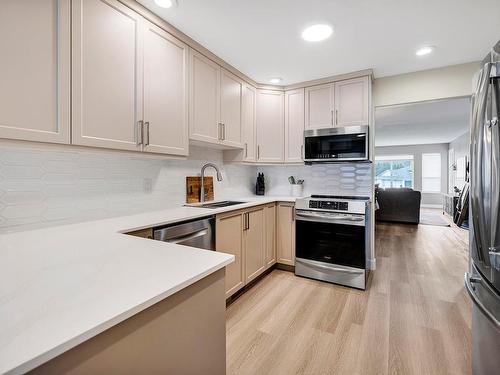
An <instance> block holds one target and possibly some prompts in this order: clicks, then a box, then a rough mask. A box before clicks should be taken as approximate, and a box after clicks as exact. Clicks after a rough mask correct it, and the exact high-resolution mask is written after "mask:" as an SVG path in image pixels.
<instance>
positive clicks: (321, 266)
mask: <svg viewBox="0 0 500 375" xmlns="http://www.w3.org/2000/svg"><path fill="white" fill-rule="evenodd" d="M295 261H296V262H298V263H302V264H305V265H307V266H311V267H315V268H320V269H323V270H328V271H336V272H344V273H351V274H356V275H360V274H363V273H365V270H362V269H360V270H359V271H358V270H353V269H349V268H342V267H335V266H327V265H324V264H318V263H316V262H314V261H310V260H307V259H302V258H296V259H295Z"/></svg>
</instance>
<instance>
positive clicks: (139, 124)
mask: <svg viewBox="0 0 500 375" xmlns="http://www.w3.org/2000/svg"><path fill="white" fill-rule="evenodd" d="M142 132H143V130H142V120H139V121H137V126H136V128H135V144H136V145H137V146H140V145H142V140H143V133H142Z"/></svg>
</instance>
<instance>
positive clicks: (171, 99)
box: [144, 21, 188, 155]
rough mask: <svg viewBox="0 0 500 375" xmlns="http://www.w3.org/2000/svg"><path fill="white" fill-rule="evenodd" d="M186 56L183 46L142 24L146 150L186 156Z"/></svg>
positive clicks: (148, 23)
mask: <svg viewBox="0 0 500 375" xmlns="http://www.w3.org/2000/svg"><path fill="white" fill-rule="evenodd" d="M187 53H188V47H187V46H186V45H185V44H184V43H182V42H180V41H179V40H177V39H176V38H174V37H173V36H171V35H170V34H168V33H166V32H165V31H163V30H162V29H160V28H159V27H157V26H156V25H153V24H152V23H150V22H147V21H145V27H144V121H145V123H144V126H145V131H146V132H147V133H146V138H145V142H144V145H145V147H144V150H145V151H148V152H157V153H163V154H173V155H187V154H188V122H187V121H188V79H187V78H188V77H187V58H188V56H187ZM147 134H149V137H148V136H147Z"/></svg>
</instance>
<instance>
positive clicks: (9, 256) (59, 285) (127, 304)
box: [0, 196, 296, 374]
mask: <svg viewBox="0 0 500 375" xmlns="http://www.w3.org/2000/svg"><path fill="white" fill-rule="evenodd" d="M295 199H296V198H291V197H267V196H264V197H250V198H239V199H235V200H237V201H245V202H246V203H244V204H239V205H234V206H230V207H223V208H216V209H209V208H198V207H179V208H174V209H167V210H162V211H154V212H148V213H143V214H139V215H133V216H125V217H118V218H112V219H105V220H99V221H92V222H84V223H79V224H72V225H64V226H58V227H51V228H45V229H37V230H31V231H26V232H17V233H9V234H4V235H0V374H4V373H9V374H11V373H12V374H18V373H24V372H26V371H29V370H31V369H33V368H35V367H37V366H39V365H40V364H42V363H45V362H46V361H48V360H50V359H52V358H54V357H56V356H58V355H59V354H61V353H63V352H65V351H67V350H69V349H71V348H73V347H75V346H76V345H78V344H80V343H82V342H84V341H86V340H88V339H89V338H91V337H93V336H95V335H97V334H99V333H101V332H103V331H104V330H106V329H108V328H110V327H112V326H114V325H116V324H118V323H120V322H122V321H123V320H125V319H127V318H129V317H131V316H133V315H134V314H137V313H138V312H140V311H142V310H144V309H146V308H148V307H150V306H151V305H153V304H155V303H157V302H159V301H161V300H162V299H165V298H166V297H168V296H170V295H172V294H174V293H176V292H178V291H179V290H181V289H183V288H185V287H187V286H189V285H191V284H193V283H195V282H196V281H198V280H200V279H202V278H204V277H205V276H207V275H209V274H211V273H213V272H215V271H217V270H219V269H221V268H223V267H225V266H226V265H228V264H230V263H231V262H233V261H234V256H233V255H230V254H225V253H220V252H214V251H207V250H201V249H196V248H192V247H187V246H181V245H175V244H170V243H166V242H159V241H153V240H150V239H145V238H139V237H134V236H129V235H125V234H123V233H126V232H130V231H134V230H138V229H144V228H151V227H155V226H161V225H165V224H171V223H175V222H178V221H183V220H189V219H196V218H199V217H204V216H210V215H214V214H218V213H222V212H227V211H233V210H238V209H242V208H246V207H251V206H255V205H259V204H265V203H271V202H278V201H279V202H281V201H286V202H294V201H295Z"/></svg>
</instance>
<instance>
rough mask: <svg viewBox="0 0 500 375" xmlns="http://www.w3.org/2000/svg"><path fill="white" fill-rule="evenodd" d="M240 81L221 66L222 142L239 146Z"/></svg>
mask: <svg viewBox="0 0 500 375" xmlns="http://www.w3.org/2000/svg"><path fill="white" fill-rule="evenodd" d="M241 89H242V84H241V81H240V80H239V79H238V77H236V76H235V75H233V74H231V73H229V72H228V71H227V70H225V69H222V68H221V74H220V122H221V124H222V142H223V143H224V144H226V145H228V146H233V147H241Z"/></svg>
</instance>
